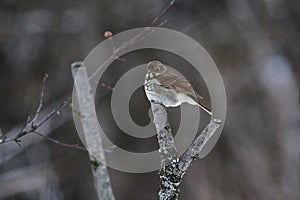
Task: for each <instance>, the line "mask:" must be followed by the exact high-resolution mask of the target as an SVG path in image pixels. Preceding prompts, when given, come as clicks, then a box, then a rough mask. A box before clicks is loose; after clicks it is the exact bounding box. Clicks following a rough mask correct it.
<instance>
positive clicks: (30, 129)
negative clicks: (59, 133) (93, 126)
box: [0, 74, 79, 149]
mask: <svg viewBox="0 0 300 200" xmlns="http://www.w3.org/2000/svg"><path fill="white" fill-rule="evenodd" d="M47 79H48V75H47V74H45V75H44V79H43V82H42V91H41V95H40V102H39V106H38V108H37V110H36V112H35V114H34V117H33V118H32V119H31V118H30V116H28V117H27V120H26V122H25V123H24V125H23V127H22V128H21V130H20V131H19V133H18V134H16V135H15V136H13V137H11V138H7V137H6V136H5V135H3V134H0V144H3V143H8V142H13V141H14V142H16V144H17V145H19V146H21V138H22V137H24V136H26V135H28V134H30V133H36V134H37V132H36V131H37V129H38V128H40V127H41V126H42V125H43V124H44V123H46V122H47V121H48V120H49V119H50V118H51V117H53V116H54V115H55V114H56V113H57V112H58V111H60V110H61V109H63V108H64V107H65V106H66V105H67V104H68V103H69V102H70V97H68V98H67V99H66V100H64V101H62V102H61V103H60V104H59V105H58V106H57V107H56V108H54V109H53V110H52V111H51V112H50V113H49V114H48V115H46V116H45V117H44V118H42V119H41V120H40V121H39V122H38V118H39V116H40V113H41V110H42V108H43V105H44V98H45V84H46V81H47ZM41 135H42V134H41ZM41 135H40V136H41ZM43 137H44V138H46V139H48V140H49V141H52V142H54V143H56V144H60V145H63V146H68V147H70V148H77V149H79V148H78V146H76V145H72V144H66V143H63V142H60V141H57V140H55V139H53V138H50V137H48V136H45V135H43ZM75 146H76V147H75Z"/></svg>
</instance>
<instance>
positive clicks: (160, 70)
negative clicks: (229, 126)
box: [144, 61, 212, 115]
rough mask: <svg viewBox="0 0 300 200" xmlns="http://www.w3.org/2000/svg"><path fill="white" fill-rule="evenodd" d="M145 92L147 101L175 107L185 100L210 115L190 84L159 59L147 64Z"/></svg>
mask: <svg viewBox="0 0 300 200" xmlns="http://www.w3.org/2000/svg"><path fill="white" fill-rule="evenodd" d="M147 69H148V72H147V74H146V77H145V83H144V88H145V93H146V96H147V98H148V100H149V101H151V102H157V103H161V104H163V105H164V106H165V107H177V106H179V105H181V104H182V103H184V102H186V103H189V104H191V105H197V106H199V107H200V108H202V109H203V110H204V111H206V112H207V113H208V114H209V115H211V114H212V113H211V111H210V109H209V108H207V107H206V106H205V105H204V104H203V103H202V102H201V101H200V99H202V97H201V96H200V95H198V94H197V93H196V92H195V91H194V89H193V87H192V85H191V84H190V83H189V81H188V80H186V79H185V78H184V77H183V76H181V75H179V74H178V73H177V72H176V71H175V70H172V69H171V68H170V67H168V66H166V65H164V64H162V63H161V62H159V61H151V62H149V63H148V64H147Z"/></svg>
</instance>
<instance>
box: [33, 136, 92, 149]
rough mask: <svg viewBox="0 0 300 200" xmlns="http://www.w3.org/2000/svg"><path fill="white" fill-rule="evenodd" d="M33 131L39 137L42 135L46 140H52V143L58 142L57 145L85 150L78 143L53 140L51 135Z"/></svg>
mask: <svg viewBox="0 0 300 200" xmlns="http://www.w3.org/2000/svg"><path fill="white" fill-rule="evenodd" d="M33 133H34V134H36V135H38V136H40V137H43V138H45V139H46V140H49V141H51V142H53V143H56V144H59V145H61V146H64V147H68V148H74V149H79V150H82V151H87V150H86V148H84V147H82V146H80V145H79V144H67V143H64V142H61V141H58V140H55V139H53V138H51V137H48V136H45V135H43V134H42V133H39V132H37V131H34V132H33Z"/></svg>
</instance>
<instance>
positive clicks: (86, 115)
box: [71, 62, 115, 200]
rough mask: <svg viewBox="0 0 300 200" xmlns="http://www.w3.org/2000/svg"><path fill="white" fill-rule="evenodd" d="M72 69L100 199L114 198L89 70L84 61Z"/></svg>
mask: <svg viewBox="0 0 300 200" xmlns="http://www.w3.org/2000/svg"><path fill="white" fill-rule="evenodd" d="M71 70H72V74H73V78H74V82H75V84H74V85H75V89H76V95H77V99H78V105H79V108H76V109H77V110H78V111H79V113H80V121H81V125H82V129H83V133H84V139H85V142H86V146H87V149H88V152H89V155H90V161H91V167H92V171H93V176H94V185H95V189H96V192H97V195H98V199H100V200H114V199H115V197H114V194H113V191H112V188H111V183H110V178H109V175H108V170H107V167H106V165H105V164H103V163H101V162H100V160H102V161H103V160H105V155H104V150H103V145H102V139H101V132H100V130H99V125H98V121H97V114H96V112H95V109H94V108H95V103H94V98H93V95H92V94H91V86H90V84H89V78H88V75H87V71H86V68H85V66H84V65H82V62H76V63H73V64H72V66H71Z"/></svg>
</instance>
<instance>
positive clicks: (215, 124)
mask: <svg viewBox="0 0 300 200" xmlns="http://www.w3.org/2000/svg"><path fill="white" fill-rule="evenodd" d="M151 109H152V113H153V117H154V124H155V126H156V131H157V138H158V143H159V148H160V149H159V153H160V160H161V169H160V171H159V176H160V191H159V199H160V200H177V199H178V195H179V185H180V183H181V181H182V179H183V176H184V174H185V173H186V172H187V170H188V169H189V167H190V166H191V164H192V162H193V161H194V160H195V159H196V158H197V157H198V155H199V153H200V152H201V150H202V148H203V147H204V146H205V144H206V143H207V142H208V140H209V139H210V138H211V136H212V135H213V134H214V132H215V131H216V130H217V129H218V128H219V126H220V124H221V120H218V119H213V120H212V121H211V122H210V123H209V124H208V125H207V126H206V127H205V129H204V130H203V131H202V132H201V133H200V135H199V136H198V137H197V138H196V139H195V141H194V142H193V143H192V145H191V146H190V147H189V148H188V150H187V151H186V152H185V153H184V154H183V156H181V158H178V157H177V150H176V147H175V143H174V138H173V135H172V132H171V128H170V124H169V122H168V116H167V112H166V109H165V107H164V106H163V105H161V104H156V103H153V102H151Z"/></svg>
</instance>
